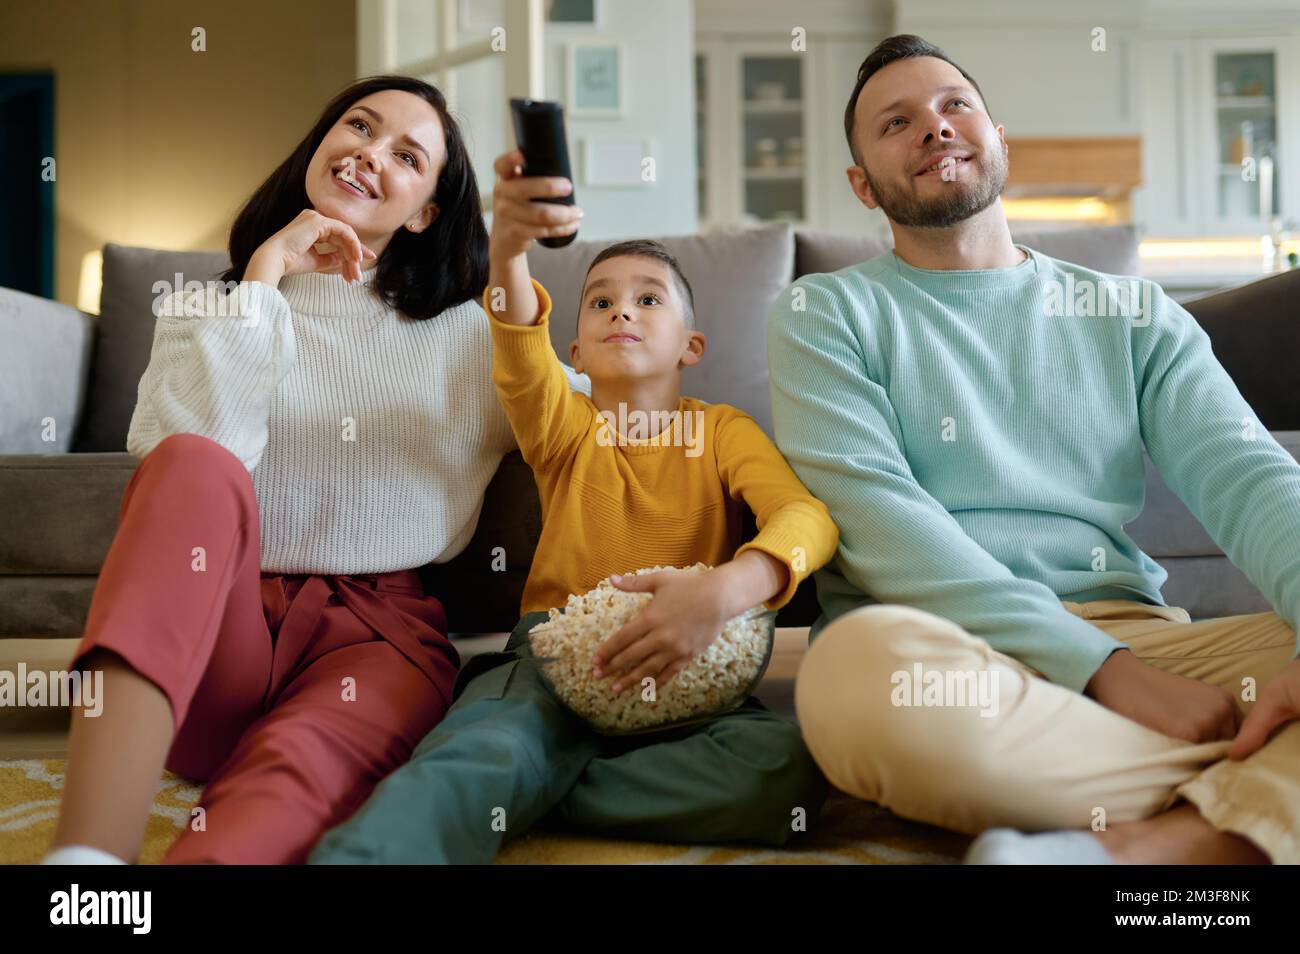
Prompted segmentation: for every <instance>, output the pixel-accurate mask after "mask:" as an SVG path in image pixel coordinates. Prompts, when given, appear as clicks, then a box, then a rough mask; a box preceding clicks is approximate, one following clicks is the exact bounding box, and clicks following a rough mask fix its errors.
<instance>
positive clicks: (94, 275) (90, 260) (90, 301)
mask: <svg viewBox="0 0 1300 954" xmlns="http://www.w3.org/2000/svg"><path fill="white" fill-rule="evenodd" d="M103 283H104V253H103V252H101V251H100V250H99V249H96V250H95V251H93V252H87V253H86V257H85V258H83V259H82V260H81V280H80V281H79V282H78V283H77V307H78V308H80V309H81V310H82V311H84V312H88V313H90V314H92V315H98V314H99V290H100V287H101V286H102V285H103Z"/></svg>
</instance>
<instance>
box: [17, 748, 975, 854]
mask: <svg viewBox="0 0 1300 954" xmlns="http://www.w3.org/2000/svg"><path fill="white" fill-rule="evenodd" d="M64 765H65V762H64V760H63V759H44V760H12V761H0V864H33V863H35V862H37V861H39V860H40V858H41V855H42V854H43V853H44V852H45V849H46V846H47V845H48V844H49V841H50V838H51V837H53V835H54V825H55V821H56V819H57V818H58V811H59V798H60V795H61V793H62V790H63V771H64ZM201 790H202V788H201V786H199V785H195V784H193V783H191V782H187V781H185V780H184V779H182V778H178V777H177V776H175V775H171V774H170V773H169V774H167V775H166V776H164V777H163V779H162V780H160V781H159V783H158V795H157V797H156V798H155V799H154V804H153V812H152V814H151V815H150V817H149V824H148V827H147V828H146V831H145V839H144V848H143V850H142V851H141V854H140V861H141V863H142V864H157V863H158V862H159V860H160V859H161V858H162V857H163V855H164V854H166V852H167V848H168V847H169V846H170V845H171V843H172V842H173V841H174V840H175V839H176V836H177V835H178V834H179V833H180V831H181V829H182V828H183V827H184V825H185V824H186V823H187V822H188V821H189V817H190V809H191V808H192V807H193V806H194V805H195V803H196V802H197V801H198V798H199V794H200V792H201ZM969 841H970V839H969V838H967V837H965V836H964V835H958V834H955V833H953V832H949V831H944V830H943V829H939V828H931V827H930V826H928V825H919V824H915V823H913V822H908V821H903V820H902V819H900V818H897V817H896V816H894V815H892V814H890V813H889V812H887V811H885V810H884V809H882V808H879V807H877V806H875V805H868V804H865V803H863V802H859V801H857V800H855V799H851V798H849V797H847V796H845V795H840V794H835V795H832V796H831V798H830V799H829V800H828V801H827V803H826V807H825V808H824V809H823V812H822V819H821V822H820V824H818V825H817V826H816V828H815V829H814V830H813V831H812V832H810V833H808V834H806V835H800V836H799V837H798V839H797V840H796V841H795V842H793V843H792V844H791V846H790V847H789V848H787V849H783V850H779V851H774V850H770V849H763V848H746V847H730V846H729V847H713V846H692V845H665V844H651V843H647V842H633V841H609V840H606V839H599V838H585V837H582V836H576V835H568V834H561V833H559V832H550V831H537V832H532V833H529V834H527V835H524V836H522V837H520V838H518V839H515V840H514V841H512V842H510V843H509V844H508V845H507V846H506V848H505V850H504V851H502V852H501V854H500V856H499V857H498V858H497V864H508V865H528V864H561V865H563V864H620V865H621V864H742V865H743V864H849V865H853V864H867V865H881V864H883V865H899V864H902V865H910V864H952V863H954V862H956V861H958V860H960V858H961V855H962V852H963V851H964V850H965V848H966V845H967V844H968V843H969Z"/></svg>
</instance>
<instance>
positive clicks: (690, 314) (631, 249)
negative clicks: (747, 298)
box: [578, 239, 695, 331]
mask: <svg viewBox="0 0 1300 954" xmlns="http://www.w3.org/2000/svg"><path fill="white" fill-rule="evenodd" d="M628 255H633V256H637V257H639V258H652V259H654V260H655V261H656V262H662V263H663V264H665V265H667V266H668V271H670V272H671V273H672V276H673V282H674V283H675V284H676V285H677V294H678V295H680V296H681V299H682V306H683V309H682V319H683V320H684V321H685V322H686V330H688V331H694V330H695V293H694V292H692V291H691V283H690V282H688V281H687V280H686V276H685V275H684V274H682V267H681V265H679V264H677V259H675V258H674V257H673V253H672V252H670V251H668V249H667V248H665V247H664V245H663V243H662V242H656V241H655V240H654V239H632V240H631V241H628V242H619V243H617V244H615V245H610V246H609V247H607V248H604V249H601V252H600V254H599V255H597V256H596V257H595V258H593V259H592V260H591V264H590V265H588V266H587V275H588V276H590V275H591V270H592V269H593V268H595V267H596V266H597V265H599V264H600V263H601V262H604V261H607V260H608V259H611V258H622V257H624V256H628ZM583 282H584V284H585V282H586V279H583ZM578 311H579V314H581V311H582V305H581V303H579V305H578Z"/></svg>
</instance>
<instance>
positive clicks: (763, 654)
mask: <svg viewBox="0 0 1300 954" xmlns="http://www.w3.org/2000/svg"><path fill="white" fill-rule="evenodd" d="M707 569H709V567H708V566H707V565H706V564H703V563H696V564H695V565H694V566H689V567H665V566H654V567H648V568H645V569H641V570H637V571H636V572H637V575H640V574H643V573H659V572H663V571H665V570H668V571H676V572H680V573H699V572H702V571H704V570H707ZM651 599H653V596H652V595H651V594H650V593H625V592H624V591H622V590H620V589H617V588H616V587H615V586H614V585H613V584H612V583H610V581H609V578H608V577H606V578H605V579H603V580H601V581H600V582H599V583H598V584H596V587H595V589H593V590H591V591H590V592H588V593H584V594H582V595H581V596H570V597H569V599H568V602H567V603H566V604H565V606H564V609H563V610H557V609H552V610H551V611H550V613H549V616H550V618H549V619H548V620H546V622H543V623H538V624H537V625H536V626H534V627H533V628H532V629H531V630H529V632H528V641H529V645H530V646H531V648H532V652H533V655H534V656H535V657H536V659H537V663H538V668H539V669H540V670H541V671H542V674H543V675H544V676H545V677H546V680H547V682H548V683H550V686H551V688H552V690H553V691H554V692H555V694H556V696H558V697H559V699H560V701H561V702H563V703H564V704H565V705H566V706H568V707H569V708H570V709H571V710H573V712H575V713H576V714H577V715H579V716H581V717H582V718H583V719H585V720H587V722H589V723H590V724H591V726H592V727H593V728H595V729H596V730H597V731H600V732H604V733H608V734H622V733H631V732H640V731H645V730H648V729H661V728H666V727H668V726H671V725H677V724H680V723H683V722H688V721H695V720H699V719H701V718H705V717H708V716H711V715H716V714H719V713H722V712H725V711H727V710H729V709H734V708H736V707H738V706H740V705H741V704H742V703H743V702H744V701H745V699H746V697H747V696H748V695H749V694H750V692H751V691H753V689H754V687H755V686H756V685H757V684H758V681H759V679H761V678H762V676H763V671H764V670H765V669H766V668H767V663H768V659H769V658H770V656H771V652H772V640H773V635H774V632H775V630H774V625H775V624H774V619H775V616H776V614H775V613H773V612H769V611H765V610H764V609H763V608H762V607H761V606H756V607H754V608H752V609H749V610H746V611H745V612H744V613H741V614H740V615H739V616H736V617H733V618H732V619H729V620H727V622H726V623H725V624H724V625H723V628H722V632H721V633H719V634H718V636H717V637H716V638H715V639H714V640H713V642H712V643H710V644H709V647H708V649H706V650H705V651H704V652H702V653H701V654H700V655H698V656H696V657H695V659H694V660H692V661H691V662H690V663H689V664H688V665H687V666H686V667H685V668H684V669H682V670H681V671H680V672H679V673H677V675H676V676H674V677H673V678H672V679H671V680H669V681H668V683H667V684H666V685H663V686H655V687H654V693H653V696H652V698H649V699H647V698H646V693H645V692H643V687H642V685H641V684H639V683H638V684H632V685H628V686H627V687H625V688H624V690H623V692H622V693H620V694H619V695H617V696H616V695H614V692H613V684H614V677H613V676H606V677H605V678H604V679H597V678H596V676H595V673H594V672H593V671H592V662H591V660H592V655H593V654H594V653H595V651H596V649H597V647H599V646H600V645H601V644H602V643H603V642H604V641H605V640H606V639H608V638H609V637H610V636H613V635H614V633H616V632H618V630H619V629H620V628H621V627H622V626H623V625H624V624H625V623H627V622H628V621H629V620H631V619H632V618H633V617H634V616H636V614H637V613H639V612H640V611H641V610H642V609H644V608H645V605H646V604H647V603H649V602H650V600H651Z"/></svg>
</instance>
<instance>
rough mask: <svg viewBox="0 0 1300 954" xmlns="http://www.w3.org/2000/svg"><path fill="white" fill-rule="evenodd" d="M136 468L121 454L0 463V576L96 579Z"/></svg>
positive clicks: (0, 459)
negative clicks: (91, 576) (0, 503)
mask: <svg viewBox="0 0 1300 954" xmlns="http://www.w3.org/2000/svg"><path fill="white" fill-rule="evenodd" d="M138 463H139V461H137V460H136V459H135V458H134V457H132V456H131V455H130V454H128V453H126V452H125V451H123V452H120V453H116V454H13V455H6V456H0V501H3V506H0V575H3V574H9V573H21V574H79V573H98V572H99V568H100V566H101V565H102V564H103V562H104V557H105V556H107V554H108V548H109V545H110V544H111V543H112V542H113V534H114V533H116V532H117V516H118V511H119V509H120V508H121V503H122V492H123V491H124V490H126V485H127V483H128V482H129V481H130V480H131V475H132V474H133V473H135V468H136V465H137V464H138Z"/></svg>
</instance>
